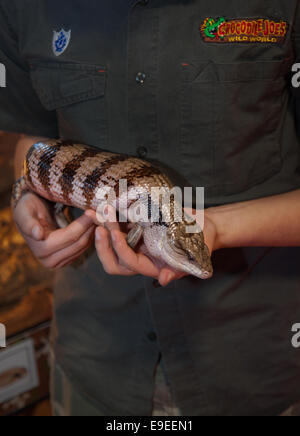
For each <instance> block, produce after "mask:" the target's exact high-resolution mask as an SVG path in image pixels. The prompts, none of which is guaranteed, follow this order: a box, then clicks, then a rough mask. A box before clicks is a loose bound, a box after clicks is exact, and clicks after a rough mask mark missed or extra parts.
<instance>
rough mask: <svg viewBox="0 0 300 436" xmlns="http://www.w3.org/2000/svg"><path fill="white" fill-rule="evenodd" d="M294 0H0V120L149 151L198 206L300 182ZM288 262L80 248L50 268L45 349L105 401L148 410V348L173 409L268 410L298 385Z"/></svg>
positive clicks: (299, 278)
mask: <svg viewBox="0 0 300 436" xmlns="http://www.w3.org/2000/svg"><path fill="white" fill-rule="evenodd" d="M298 5H299V1H298V0H289V1H286V0H285V1H283V0H264V1H262V0H249V1H240V0H229V1H227V2H224V1H221V0H198V1H192V0H140V1H137V0H128V1H125V0H113V1H111V0H103V1H99V0H89V1H88V2H84V1H81V0H80V1H79V0H64V1H61V0H22V1H19V0H1V3H0V62H2V63H4V64H5V65H6V68H7V88H5V89H0V129H3V130H10V131H17V132H23V133H27V134H33V135H42V136H48V137H61V138H67V139H74V140H76V141H80V142H84V143H87V144H91V145H94V146H96V147H99V148H102V149H106V150H111V151H114V152H126V153H128V154H132V155H137V156H140V157H143V158H148V159H153V160H156V161H159V162H160V163H162V164H164V165H166V166H168V167H169V168H170V172H171V173H172V174H173V177H174V180H175V179H176V181H178V184H181V185H183V184H184V185H187V184H188V185H192V186H204V187H205V189H206V191H205V192H206V206H211V205H220V204H226V203H231V202H236V201H244V200H249V199H254V198H260V197H266V196H270V195H273V194H278V193H283V192H288V191H291V190H294V189H298V188H299V187H300V171H299V162H300V161H299V157H300V148H299V138H298V137H297V133H296V124H297V123H295V119H297V117H298V113H297V110H296V107H297V93H296V91H295V92H294V96H293V90H292V89H291V84H290V74H289V73H290V71H291V66H292V64H293V63H294V62H295V61H297V60H300V40H299V39H300V22H299V23H298V22H297V21H299V19H297V9H298ZM55 32H56V33H55ZM295 97H296V98H295ZM258 219H259V217H258ZM299 264H300V249H298V248H294V249H283V248H282V249H280V248H277V249H264V248H251V249H248V248H245V249H242V248H241V249H232V250H229V249H228V250H225V251H220V252H218V253H215V255H214V266H215V275H214V278H213V279H211V280H209V281H206V282H203V281H200V280H197V279H194V278H191V277H189V278H186V279H184V280H181V281H178V282H176V283H173V284H171V285H170V286H168V287H167V288H166V289H162V288H159V287H158V286H157V284H156V282H153V281H152V280H150V279H146V278H141V277H134V278H124V277H109V276H107V275H106V274H105V273H104V272H103V269H102V267H101V265H100V263H99V261H98V259H97V257H96V255H95V253H92V254H91V256H90V257H87V258H86V259H85V261H84V262H83V263H82V264H81V265H80V266H78V265H77V266H73V267H70V268H67V269H65V270H64V271H63V272H61V273H60V275H59V278H58V283H57V287H56V299H55V301H56V303H55V319H56V327H57V329H56V332H57V335H56V344H55V347H56V356H57V361H58V363H59V364H60V365H61V366H62V367H63V369H64V370H65V371H66V373H67V374H68V375H69V377H70V378H71V380H74V383H75V384H76V386H77V387H78V389H79V390H81V391H82V392H84V393H85V394H86V395H87V396H88V397H89V398H91V399H92V401H94V402H95V404H97V405H98V406H99V408H100V409H101V410H102V411H103V414H109V415H113V414H116V415H118V414H119V415H120V414H123V415H147V414H150V413H151V401H152V393H153V372H154V368H155V365H156V363H157V361H158V358H159V355H160V353H161V354H162V356H163V360H164V363H165V367H166V371H167V375H168V379H169V381H170V383H171V385H172V389H173V391H174V396H175V399H176V402H177V404H178V406H179V407H180V409H181V410H182V412H183V414H186V415H277V414H279V413H280V412H282V411H283V410H285V409H287V408H288V407H289V406H290V405H291V404H293V403H294V402H296V400H299V397H300V354H299V353H300V351H299V350H296V349H294V348H293V347H292V345H291V338H292V333H291V329H292V325H293V324H294V323H297V322H300V273H299Z"/></svg>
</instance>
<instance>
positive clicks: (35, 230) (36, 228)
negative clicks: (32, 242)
mask: <svg viewBox="0 0 300 436" xmlns="http://www.w3.org/2000/svg"><path fill="white" fill-rule="evenodd" d="M41 233H42V231H41V228H40V226H34V227H33V229H32V236H33V238H34V239H36V240H39V239H41V237H42V235H41Z"/></svg>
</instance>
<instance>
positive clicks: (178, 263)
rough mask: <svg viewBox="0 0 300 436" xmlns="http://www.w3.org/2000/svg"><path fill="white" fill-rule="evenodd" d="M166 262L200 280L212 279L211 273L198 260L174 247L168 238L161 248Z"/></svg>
mask: <svg viewBox="0 0 300 436" xmlns="http://www.w3.org/2000/svg"><path fill="white" fill-rule="evenodd" d="M161 250H162V256H163V258H164V260H165V261H166V262H167V263H168V265H170V266H171V267H172V268H174V269H175V270H177V271H181V272H185V273H187V274H190V275H193V276H195V277H198V278H200V279H209V278H211V277H212V272H211V271H206V270H205V269H204V268H203V267H202V266H201V265H200V264H199V263H198V262H197V261H196V260H192V259H191V258H189V256H188V254H187V253H185V252H184V251H183V250H181V249H179V248H178V247H174V246H173V245H172V244H171V243H170V241H169V239H168V237H167V236H165V238H164V242H163V244H162V247H161Z"/></svg>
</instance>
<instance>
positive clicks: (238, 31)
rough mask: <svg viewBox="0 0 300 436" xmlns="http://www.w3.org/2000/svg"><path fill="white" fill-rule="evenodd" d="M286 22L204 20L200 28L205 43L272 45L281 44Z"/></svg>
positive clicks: (283, 38)
mask: <svg viewBox="0 0 300 436" xmlns="http://www.w3.org/2000/svg"><path fill="white" fill-rule="evenodd" d="M288 28H289V25H288V23H287V22H286V21H272V20H269V19H268V20H266V19H263V18H259V19H257V20H249V19H239V20H236V19H235V20H226V19H225V18H224V17H220V18H217V19H214V18H206V19H205V20H204V22H203V24H202V25H201V27H200V32H201V35H202V38H203V40H204V41H205V42H208V43H209V42H215V43H227V44H228V43H237V42H247V43H251V42H252V43H272V44H282V43H283V42H284V41H285V37H286V35H287V32H288Z"/></svg>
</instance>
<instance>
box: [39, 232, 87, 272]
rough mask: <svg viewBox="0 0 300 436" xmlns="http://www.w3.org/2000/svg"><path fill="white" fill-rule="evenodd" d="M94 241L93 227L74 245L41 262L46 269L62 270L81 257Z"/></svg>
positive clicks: (42, 258) (41, 258)
mask: <svg viewBox="0 0 300 436" xmlns="http://www.w3.org/2000/svg"><path fill="white" fill-rule="evenodd" d="M93 239H94V227H91V228H90V229H89V230H87V231H86V232H85V233H84V234H83V235H82V236H81V237H80V238H79V239H78V241H77V242H75V243H74V244H72V245H70V246H68V247H67V248H65V249H62V250H60V251H56V252H55V253H54V254H52V255H50V256H45V257H40V260H41V261H42V263H43V265H44V266H45V267H46V268H50V269H56V268H61V267H62V266H65V265H67V264H69V263H70V262H72V261H73V260H75V259H77V258H78V257H80V256H81V254H83V253H84V252H85V251H86V250H87V248H88V247H89V246H90V245H91V243H92V241H93Z"/></svg>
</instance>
